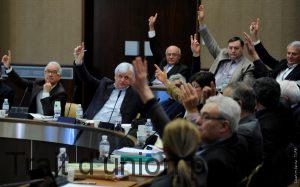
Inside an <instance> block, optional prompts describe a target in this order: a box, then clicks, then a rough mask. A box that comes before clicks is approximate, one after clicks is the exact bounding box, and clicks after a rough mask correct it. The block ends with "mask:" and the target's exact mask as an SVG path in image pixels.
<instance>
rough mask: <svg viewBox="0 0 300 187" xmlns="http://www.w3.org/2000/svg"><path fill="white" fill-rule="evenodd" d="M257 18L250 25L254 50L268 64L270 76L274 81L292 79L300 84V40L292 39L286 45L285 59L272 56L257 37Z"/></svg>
mask: <svg viewBox="0 0 300 187" xmlns="http://www.w3.org/2000/svg"><path fill="white" fill-rule="evenodd" d="M258 30H259V19H256V21H254V22H252V23H251V25H250V33H251V35H252V37H253V40H254V44H255V45H254V46H255V50H256V51H257V53H258V55H259V57H260V58H261V60H262V61H263V62H264V64H266V65H268V66H269V67H270V68H271V69H272V71H270V72H269V73H270V76H271V77H273V78H274V79H276V81H282V80H292V81H297V84H298V85H300V82H299V81H300V65H299V64H300V41H293V42H291V43H290V44H288V46H287V53H286V59H282V60H277V59H275V58H273V57H272V56H271V55H270V54H269V53H268V51H267V50H266V49H265V47H264V46H263V44H262V42H261V41H260V40H259V39H258Z"/></svg>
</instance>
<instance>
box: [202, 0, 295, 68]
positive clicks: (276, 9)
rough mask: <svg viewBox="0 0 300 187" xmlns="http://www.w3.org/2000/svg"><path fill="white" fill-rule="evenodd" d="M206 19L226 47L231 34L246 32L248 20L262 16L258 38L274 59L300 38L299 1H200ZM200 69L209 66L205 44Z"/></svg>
mask: <svg viewBox="0 0 300 187" xmlns="http://www.w3.org/2000/svg"><path fill="white" fill-rule="evenodd" d="M202 4H204V6H205V8H206V18H205V22H206V24H207V26H208V27H209V29H210V31H211V33H212V34H213V35H214V37H215V38H216V40H217V42H218V43H219V46H220V47H226V46H227V41H228V39H229V38H230V37H231V36H234V35H239V36H242V35H241V33H242V32H243V31H246V32H249V23H250V22H251V20H254V19H255V18H256V17H259V18H260V19H261V27H260V38H261V40H262V41H263V43H264V45H265V47H266V48H267V49H268V50H269V52H270V53H271V54H272V55H273V56H274V57H276V58H280V59H281V58H285V52H286V46H287V44H288V43H290V42H291V41H293V40H300V11H299V10H300V1H299V0H202ZM201 60H202V64H203V68H209V67H210V64H211V63H212V60H213V59H212V57H211V56H210V54H209V53H208V51H207V49H206V47H205V46H203V50H202V58H201Z"/></svg>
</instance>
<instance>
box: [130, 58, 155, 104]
mask: <svg viewBox="0 0 300 187" xmlns="http://www.w3.org/2000/svg"><path fill="white" fill-rule="evenodd" d="M133 66H134V70H135V79H134V80H132V81H131V84H132V86H133V87H134V88H135V89H136V90H137V92H138V93H139V95H140V97H141V99H142V101H143V102H144V103H146V102H147V101H148V100H150V99H152V98H154V94H153V92H152V91H151V89H150V87H149V86H148V78H147V75H148V70H147V69H148V68H147V61H146V60H144V62H140V61H136V60H134V61H133Z"/></svg>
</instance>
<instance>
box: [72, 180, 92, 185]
mask: <svg viewBox="0 0 300 187" xmlns="http://www.w3.org/2000/svg"><path fill="white" fill-rule="evenodd" d="M72 183H73V184H89V185H96V182H90V181H75V182H72Z"/></svg>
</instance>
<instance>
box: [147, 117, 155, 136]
mask: <svg viewBox="0 0 300 187" xmlns="http://www.w3.org/2000/svg"><path fill="white" fill-rule="evenodd" d="M152 129H153V128H152V123H151V119H147V122H146V123H145V133H146V136H147V137H149V136H150V135H151V133H152Z"/></svg>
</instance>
